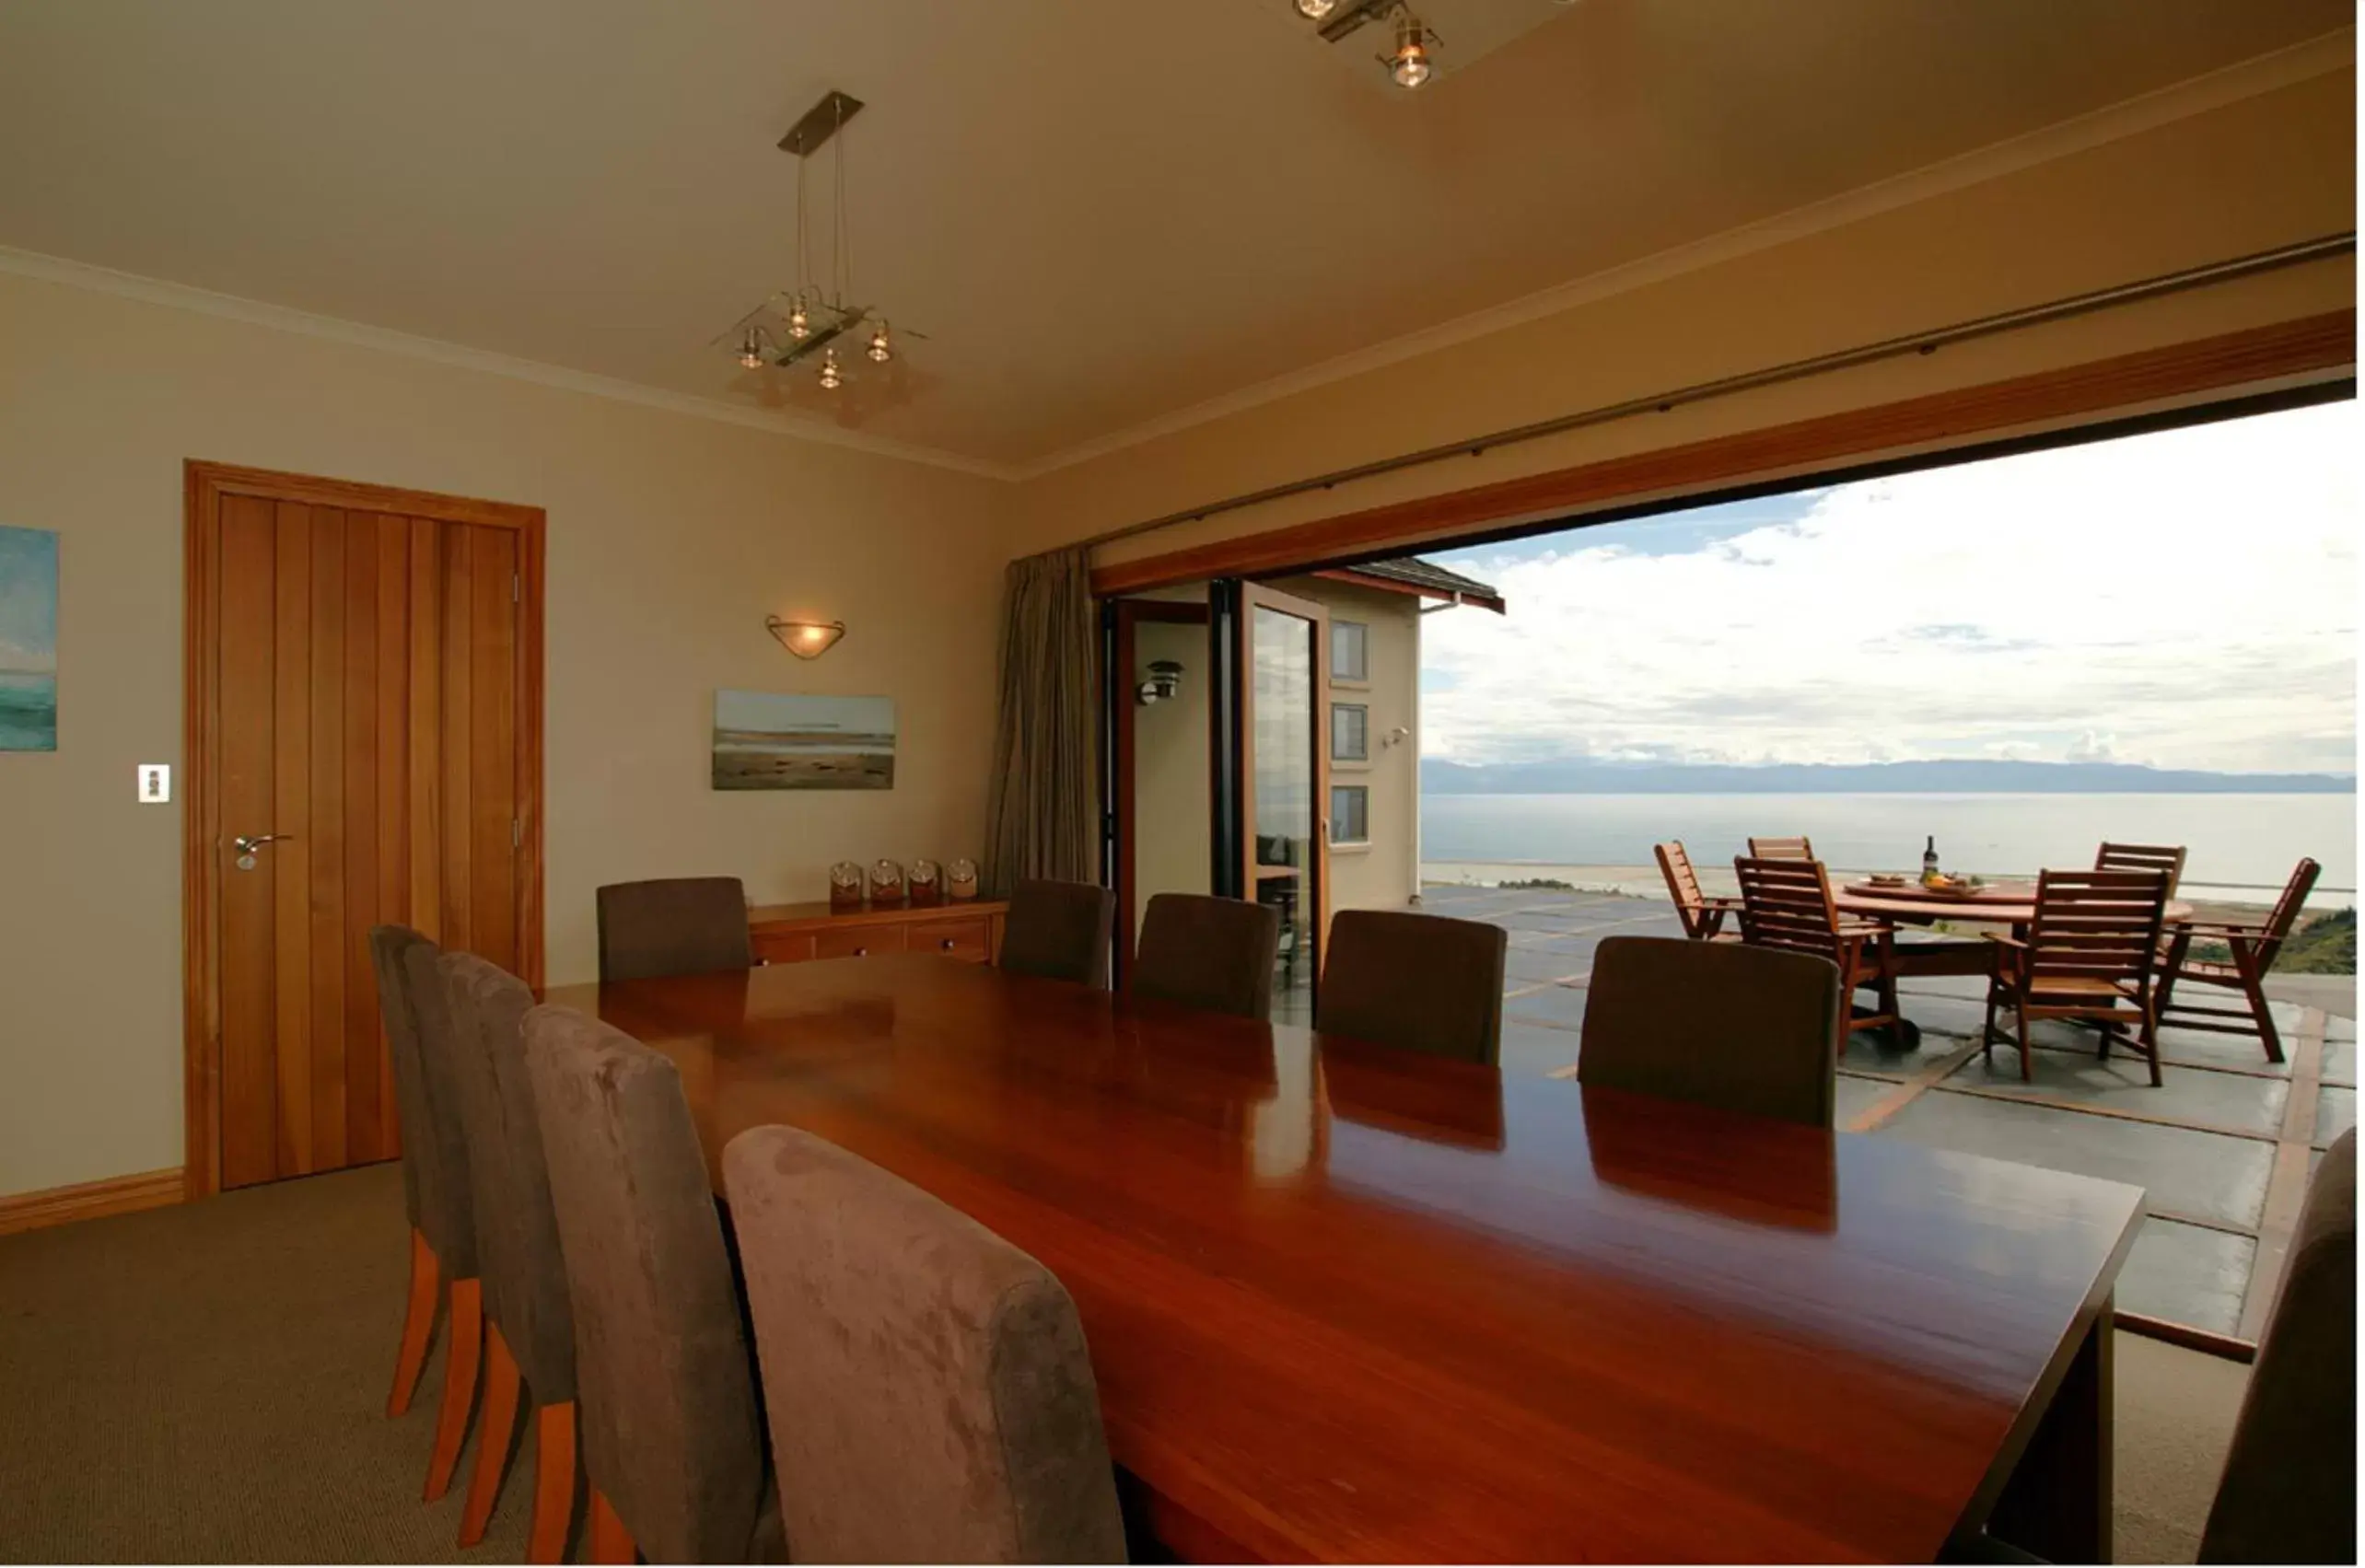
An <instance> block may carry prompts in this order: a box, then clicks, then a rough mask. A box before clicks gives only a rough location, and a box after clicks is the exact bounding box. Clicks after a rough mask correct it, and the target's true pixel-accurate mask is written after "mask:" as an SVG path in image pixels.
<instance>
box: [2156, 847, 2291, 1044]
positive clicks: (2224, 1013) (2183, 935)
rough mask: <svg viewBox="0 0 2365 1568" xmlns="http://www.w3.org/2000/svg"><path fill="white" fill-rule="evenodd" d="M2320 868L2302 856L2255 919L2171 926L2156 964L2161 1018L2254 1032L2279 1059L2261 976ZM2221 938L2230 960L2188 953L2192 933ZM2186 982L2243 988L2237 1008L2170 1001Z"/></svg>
mask: <svg viewBox="0 0 2365 1568" xmlns="http://www.w3.org/2000/svg"><path fill="white" fill-rule="evenodd" d="M2323 869H2324V867H2322V866H2320V865H2317V864H2316V863H2315V862H2314V861H2313V860H2307V859H2302V860H2301V862H2300V864H2299V865H2297V866H2295V867H2293V868H2292V871H2291V879H2290V880H2289V882H2287V883H2285V884H2284V885H2283V896H2282V897H2281V898H2279V899H2277V900H2275V907H2274V909H2273V910H2272V911H2270V912H2268V913H2267V916H2266V920H2265V921H2264V922H2263V923H2259V924H2255V925H2253V924H2247V923H2242V922H2238V921H2229V922H2217V921H2207V922H2203V921H2187V922H2185V923H2184V924H2182V925H2179V926H2178V927H2177V928H2176V931H2175V935H2173V936H2171V937H2170V938H2169V939H2168V950H2167V953H2166V955H2165V956H2164V957H2163V958H2161V966H2160V1006H2159V1011H2160V1021H2161V1023H2162V1024H2173V1025H2174V1026H2175V1027H2176V1028H2180V1029H2206V1030H2207V1031H2208V1032H2209V1033H2211V1034H2226V1035H2246V1034H2256V1035H2257V1036H2258V1040H2259V1043H2261V1044H2262V1045H2264V1046H2265V1047H2266V1060H2267V1061H2269V1062H2280V1061H2281V1060H2283V1040H2282V1036H2281V1035H2279V1034H2278V1033H2277V1032H2276V1028H2275V1015H2274V1012H2273V1011H2272V1010H2271V1009H2270V1008H2269V1007H2268V1006H2267V1005H2266V987H2265V984H2264V981H2266V972H2267V971H2268V970H2271V969H2273V968H2274V967H2275V958H2276V955H2277V954H2278V953H2280V952H2281V951H2282V950H2283V942H2284V939H2285V938H2286V937H2288V936H2289V935H2290V934H2291V927H2292V926H2293V925H2294V924H2296V923H2298V921H2299V918H2300V910H2301V906H2302V905H2304V904H2305V903H2306V902H2307V901H2308V894H2309V893H2311V892H2313V890H2314V889H2315V881H2316V877H2317V875H2318V874H2319V873H2320V872H2322V871H2323ZM2196 936H2199V937H2201V938H2202V939H2203V940H2205V941H2207V940H2215V941H2219V942H2223V943H2224V944H2225V945H2226V946H2227V947H2230V948H2231V949H2232V954H2233V957H2232V961H2231V962H2230V963H2219V962H2216V961H2214V960H2212V959H2207V958H2194V957H2193V956H2192V946H2193V938H2194V937H2196ZM2185 981H2191V982H2192V983H2194V984H2196V985H2215V986H2222V987H2223V988H2224V989H2226V990H2228V991H2236V992H2240V993H2242V999H2243V1005H2241V1006H2239V1007H2202V1006H2196V1005H2193V1004H2191V1003H2179V1002H2177V1001H2176V1000H2175V996H2176V987H2177V986H2178V985H2180V984H2182V983H2184V982H2185ZM2219 1018H2238V1019H2242V1020H2244V1021H2243V1022H2242V1023H2217V1022H2212V1021H2207V1020H2214V1019H2219Z"/></svg>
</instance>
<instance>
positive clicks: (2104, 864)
mask: <svg viewBox="0 0 2365 1568" xmlns="http://www.w3.org/2000/svg"><path fill="white" fill-rule="evenodd" d="M2094 869H2095V870H2097V871H2164V872H2166V873H2167V874H2168V896H2169V897H2170V898H2172V899H2173V898H2174V897H2175V896H2176V884H2177V883H2178V882H2179V881H2180V880H2182V879H2183V877H2184V845H2183V844H2107V843H2106V844H2104V845H2103V847H2102V848H2101V849H2099V850H2096V851H2095V852H2094Z"/></svg>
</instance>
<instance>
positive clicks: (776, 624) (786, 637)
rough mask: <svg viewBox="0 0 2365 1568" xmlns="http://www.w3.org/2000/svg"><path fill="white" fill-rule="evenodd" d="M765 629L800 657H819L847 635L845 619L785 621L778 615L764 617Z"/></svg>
mask: <svg viewBox="0 0 2365 1568" xmlns="http://www.w3.org/2000/svg"><path fill="white" fill-rule="evenodd" d="M763 629H764V630H765V631H767V632H769V633H772V634H773V636H775V638H777V639H779V642H780V645H781V646H782V647H784V648H786V649H787V650H788V651H789V652H790V653H792V654H795V655H796V656H798V658H819V657H821V656H822V655H823V654H825V653H828V652H829V651H830V650H831V649H832V648H833V647H835V646H837V640H838V639H839V638H840V637H843V636H845V621H783V620H782V619H781V618H780V617H778V616H776V615H767V616H765V617H764V618H763Z"/></svg>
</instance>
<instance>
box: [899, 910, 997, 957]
mask: <svg viewBox="0 0 2365 1568" xmlns="http://www.w3.org/2000/svg"><path fill="white" fill-rule="evenodd" d="M909 929H910V931H911V934H912V951H913V952H915V953H940V954H942V955H943V956H944V957H946V958H959V959H960V960H961V962H962V963H965V964H984V963H991V962H993V959H994V933H993V922H992V921H990V920H988V919H986V918H985V917H984V916H983V915H980V916H979V917H977V918H976V919H974V920H932V921H929V922H928V923H926V925H920V924H914V925H913V926H911V927H910V928H909Z"/></svg>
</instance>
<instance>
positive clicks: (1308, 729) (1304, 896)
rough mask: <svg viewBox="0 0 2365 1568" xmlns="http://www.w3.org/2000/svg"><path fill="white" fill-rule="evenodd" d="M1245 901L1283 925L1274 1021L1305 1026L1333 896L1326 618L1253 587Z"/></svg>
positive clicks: (1248, 616)
mask: <svg viewBox="0 0 2365 1568" xmlns="http://www.w3.org/2000/svg"><path fill="white" fill-rule="evenodd" d="M1239 627H1240V636H1241V641H1242V644H1243V646H1242V647H1241V657H1240V668H1241V671H1242V672H1243V674H1244V676H1245V679H1244V680H1243V681H1242V683H1241V684H1242V702H1241V709H1242V712H1241V760H1240V774H1241V778H1240V785H1241V788H1240V799H1241V804H1242V807H1243V809H1242V817H1243V822H1244V826H1245V829H1246V830H1245V831H1244V832H1243V833H1242V834H1241V855H1242V862H1243V864H1242V866H1241V887H1242V890H1243V896H1244V897H1247V898H1251V899H1253V900H1256V901H1257V902H1259V903H1264V904H1270V905H1272V906H1273V907H1274V908H1275V909H1276V910H1277V911H1278V912H1280V916H1281V951H1280V957H1279V961H1278V962H1277V963H1276V966H1275V972H1274V977H1273V982H1274V1008H1273V1016H1274V1018H1275V1019H1276V1021H1277V1022H1287V1023H1311V1021H1312V1017H1313V991H1314V984H1315V981H1316V980H1317V978H1318V977H1319V976H1320V974H1321V971H1322V953H1321V947H1322V934H1323V932H1324V931H1325V930H1326V929H1327V922H1326V921H1325V919H1324V915H1325V914H1326V912H1327V905H1328V899H1329V887H1330V864H1329V855H1330V842H1329V838H1330V835H1329V823H1328V822H1327V820H1326V819H1325V817H1326V813H1327V812H1328V809H1329V802H1330V737H1329V734H1328V730H1329V714H1328V710H1327V708H1326V705H1325V704H1324V703H1323V701H1322V695H1323V692H1324V691H1325V689H1326V687H1327V685H1328V681H1327V677H1326V673H1325V670H1324V668H1323V667H1324V665H1325V664H1326V663H1327V661H1328V658H1329V649H1330V614H1329V611H1328V610H1325V609H1324V608H1323V607H1322V606H1321V605H1319V604H1315V603H1313V602H1312V601H1311V600H1308V599H1301V598H1294V597H1292V596H1290V595H1288V594H1284V593H1279V592H1276V591H1275V590H1274V589H1271V588H1267V587H1261V586H1259V585H1257V584H1254V583H1249V584H1244V585H1242V587H1241V616H1240V621H1239Z"/></svg>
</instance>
